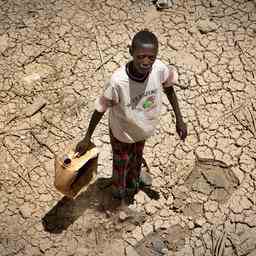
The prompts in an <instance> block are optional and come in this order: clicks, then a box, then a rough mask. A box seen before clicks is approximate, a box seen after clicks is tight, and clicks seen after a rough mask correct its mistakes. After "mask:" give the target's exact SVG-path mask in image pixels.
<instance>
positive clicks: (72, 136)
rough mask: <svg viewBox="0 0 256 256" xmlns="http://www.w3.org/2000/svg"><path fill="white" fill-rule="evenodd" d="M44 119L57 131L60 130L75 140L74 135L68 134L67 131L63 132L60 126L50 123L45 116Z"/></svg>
mask: <svg viewBox="0 0 256 256" xmlns="http://www.w3.org/2000/svg"><path fill="white" fill-rule="evenodd" d="M43 119H44V121H45V122H46V123H47V124H49V125H51V126H53V127H54V128H56V129H57V130H59V131H61V132H63V133H64V134H66V135H68V136H70V137H71V138H72V139H74V138H75V136H74V135H72V134H70V133H68V132H66V131H65V130H63V129H62V128H60V127H59V126H57V125H56V124H54V123H52V122H51V121H49V120H48V119H47V118H46V117H45V116H44V117H43Z"/></svg>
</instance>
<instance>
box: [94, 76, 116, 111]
mask: <svg viewBox="0 0 256 256" xmlns="http://www.w3.org/2000/svg"><path fill="white" fill-rule="evenodd" d="M118 102H119V96H118V91H117V88H116V86H115V83H114V81H113V80H112V79H110V80H109V81H107V82H106V83H105V88H104V91H103V94H102V95H100V96H99V97H97V98H96V100H95V109H96V110H97V111H98V112H105V111H107V109H108V108H110V107H113V106H114V105H116V104H118Z"/></svg>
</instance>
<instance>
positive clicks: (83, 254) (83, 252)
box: [75, 247, 89, 256]
mask: <svg viewBox="0 0 256 256" xmlns="http://www.w3.org/2000/svg"><path fill="white" fill-rule="evenodd" d="M75 255H76V256H88V255H89V250H88V249H87V248H82V247H81V248H78V249H77V250H76V254H75Z"/></svg>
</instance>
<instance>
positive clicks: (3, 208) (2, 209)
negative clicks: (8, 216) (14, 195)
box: [0, 202, 6, 213]
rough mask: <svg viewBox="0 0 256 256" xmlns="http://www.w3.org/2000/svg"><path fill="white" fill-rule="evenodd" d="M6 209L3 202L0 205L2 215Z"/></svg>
mask: <svg viewBox="0 0 256 256" xmlns="http://www.w3.org/2000/svg"><path fill="white" fill-rule="evenodd" d="M5 209H6V207H5V205H4V203H3V202H1V203H0V213H3V212H4V211H5Z"/></svg>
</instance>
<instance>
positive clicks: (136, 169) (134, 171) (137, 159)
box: [127, 141, 145, 190]
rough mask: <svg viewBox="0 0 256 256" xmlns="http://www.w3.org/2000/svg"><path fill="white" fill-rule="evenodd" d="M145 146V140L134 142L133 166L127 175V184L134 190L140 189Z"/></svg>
mask: <svg viewBox="0 0 256 256" xmlns="http://www.w3.org/2000/svg"><path fill="white" fill-rule="evenodd" d="M144 146H145V141H140V142H136V143H134V144H133V149H132V158H131V166H130V168H129V173H128V176H127V184H128V186H129V188H131V189H134V190H138V189H139V185H140V175H141V166H142V161H143V150H144Z"/></svg>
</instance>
